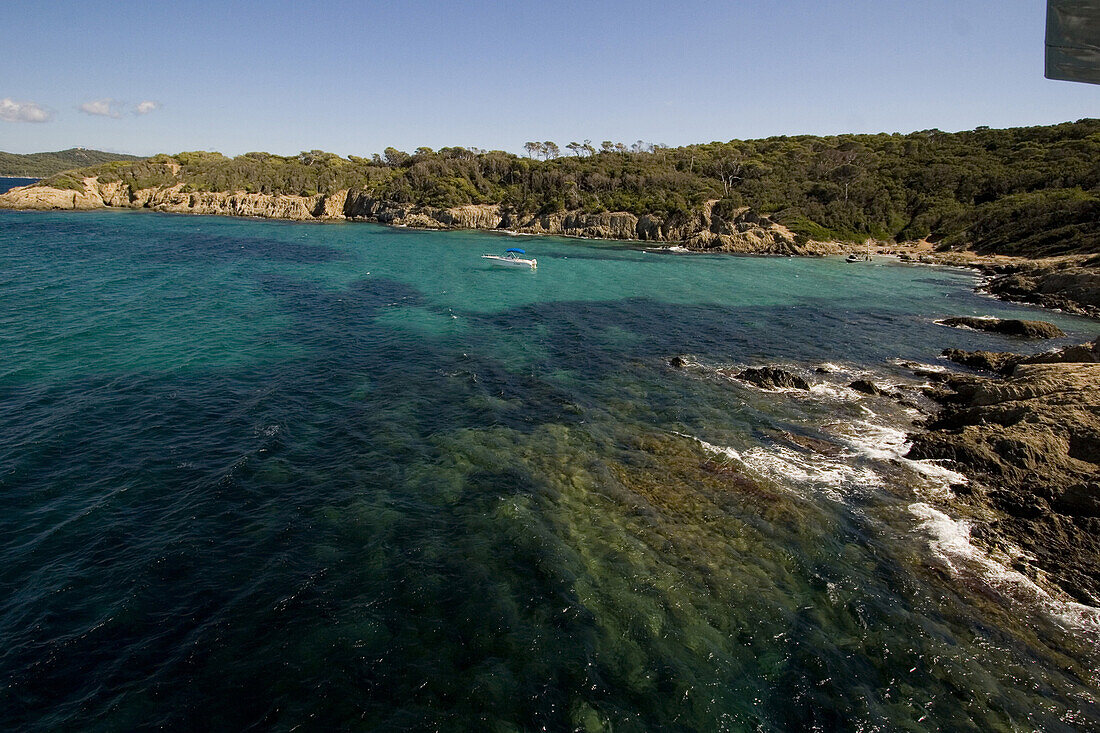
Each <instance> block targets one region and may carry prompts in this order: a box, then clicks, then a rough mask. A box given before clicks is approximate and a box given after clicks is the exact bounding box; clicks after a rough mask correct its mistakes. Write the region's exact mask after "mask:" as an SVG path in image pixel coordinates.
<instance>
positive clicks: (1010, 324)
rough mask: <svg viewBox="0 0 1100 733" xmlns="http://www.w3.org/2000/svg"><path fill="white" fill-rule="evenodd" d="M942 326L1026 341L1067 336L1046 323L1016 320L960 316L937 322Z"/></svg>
mask: <svg viewBox="0 0 1100 733" xmlns="http://www.w3.org/2000/svg"><path fill="white" fill-rule="evenodd" d="M936 323H939V324H940V325H941V326H951V327H952V328H972V329H974V330H975V331H989V332H990V333H999V334H1002V335H1005V336H1019V337H1020V338H1026V339H1049V338H1057V337H1059V336H1065V334H1064V333H1062V329H1060V328H1058V327H1057V326H1055V325H1054V324H1053V323H1047V322H1046V321H1021V320H1017V319H1014V318H1008V319H1001V318H974V317H971V316H960V317H958V318H944V319H943V320H940V321H936Z"/></svg>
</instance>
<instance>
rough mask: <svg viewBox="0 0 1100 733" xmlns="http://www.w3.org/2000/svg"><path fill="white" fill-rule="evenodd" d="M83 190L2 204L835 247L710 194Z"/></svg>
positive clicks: (704, 243)
mask: <svg viewBox="0 0 1100 733" xmlns="http://www.w3.org/2000/svg"><path fill="white" fill-rule="evenodd" d="M83 184H84V190H83V191H71V190H65V189H56V188H47V187H41V186H25V187H22V188H14V189H12V190H10V191H8V192H7V193H5V194H2V195H0V208H7V209H34V210H52V209H64V210H87V209H98V208H105V207H114V208H129V209H150V210H153V211H163V212H170V213H177V214H207V215H219V216H248V217H260V218H265V219H290V220H295V221H338V220H352V221H372V222H379V223H382V224H391V225H395V226H409V227H420V228H426V229H485V230H494V229H498V230H506V231H512V232H519V233H526V234H554V235H559V236H567V237H591V238H598V239H626V240H640V241H646V242H667V243H676V244H682V245H683V246H684V247H687V248H688V249H694V250H709V251H718V252H738V253H745V254H778V255H827V254H839V253H841V252H842V251H843V247H842V246H841V245H840V244H838V243H836V242H816V241H806V240H803V239H802V238H800V237H796V236H795V234H794V233H793V232H791V231H790V230H789V229H787V228H786V227H784V226H782V225H780V224H778V223H776V222H773V221H771V220H770V219H768V218H767V217H765V216H762V215H760V214H758V213H757V212H755V211H753V210H752V209H750V208H748V207H744V208H741V209H738V210H736V211H735V212H733V213H732V215H731V216H729V217H721V216H718V215H716V214H715V213H714V204H715V202H714V201H708V202H707V203H706V204H705V205H704V206H703V208H702V210H701V211H699V212H696V213H694V214H692V215H686V216H670V217H659V216H653V215H643V216H636V215H634V214H631V213H629V212H624V211H615V212H603V213H597V214H590V213H585V212H581V211H566V212H559V213H554V214H543V215H518V214H515V213H513V212H511V211H509V210H508V209H506V208H504V207H501V206H499V205H496V204H478V205H469V206H457V207H452V208H446V209H441V208H433V207H428V206H412V205H406V204H399V203H395V202H392V201H384V200H380V199H375V198H373V197H371V196H370V195H369V194H368V193H366V192H364V191H356V190H350V191H348V190H344V191H338V192H336V193H333V194H318V195H316V196H286V195H280V194H275V195H270V194H259V193H246V192H243V191H238V192H233V193H218V192H211V191H188V190H186V188H185V186H184V184H182V183H181V184H177V185H175V186H172V187H169V188H146V189H140V190H137V191H134V190H131V189H130V187H129V186H128V185H126V184H123V183H120V182H111V183H100V182H99V181H98V180H97V179H95V178H85V179H84V181H83Z"/></svg>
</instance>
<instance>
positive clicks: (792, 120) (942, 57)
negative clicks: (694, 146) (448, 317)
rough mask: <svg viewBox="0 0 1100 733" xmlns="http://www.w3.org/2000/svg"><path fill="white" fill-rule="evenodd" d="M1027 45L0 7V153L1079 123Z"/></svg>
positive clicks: (1079, 105) (325, 15) (623, 25)
mask: <svg viewBox="0 0 1100 733" xmlns="http://www.w3.org/2000/svg"><path fill="white" fill-rule="evenodd" d="M1044 28H1045V2H1043V1H1042V0H1026V1H1025V0H996V1H990V0H966V1H965V2H959V1H958V0H954V1H953V2H944V1H941V0H921V1H917V0H912V1H901V0H875V1H874V2H867V1H863V0H853V1H850V2H821V1H818V2H812V1H803V0H786V1H784V0H773V1H771V2H768V1H766V0H746V1H744V2H736V1H735V0H722V1H718V2H712V3H701V2H691V1H690V0H687V1H684V2H678V3H673V2H661V3H655V2H622V1H620V0H612V1H607V2H599V1H593V2H545V3H538V2H522V1H519V0H512V1H511V2H505V1H503V0H497V1H486V2H477V3H463V2H448V3H445V2H418V1H416V0H406V1H405V2H384V3H376V2H370V1H368V0H362V1H360V2H340V1H338V0H328V1H327V2H319V3H311V2H305V1H304V0H298V1H296V2H292V1H284V0H268V2H247V3H245V2H231V1H229V0H223V2H206V1H205V0H190V1H189V2H186V3H156V2H148V0H146V1H145V2H140V3H137V2H124V1H120V2H96V1H95V0H83V1H82V2H61V1H55V2H46V1H44V0H34V1H24V0H5V1H4V2H3V3H2V4H0V48H3V49H4V51H5V53H4V56H5V60H4V64H3V66H4V69H3V73H0V150H5V151H9V152H20V153H27V152H36V151H44V150H58V149H62V148H68V147H71V146H75V145H80V146H84V147H91V148H100V149H106V150H113V151H120V152H132V153H137V154H143V155H144V154H152V153H156V152H178V151H181V150H199V149H205V150H220V151H222V152H225V153H227V154H239V153H243V152H247V151H251V150H267V151H270V152H274V153H281V154H293V153H297V152H298V151H300V150H308V149H313V148H320V149H324V150H330V151H332V152H336V153H340V154H341V155H347V154H355V155H368V154H370V153H372V152H377V151H381V150H382V149H383V148H385V147H386V146H388V145H393V146H395V147H398V148H401V149H405V150H412V149H414V148H416V147H418V146H421V145H426V146H429V147H433V148H438V147H441V146H445V145H467V146H476V147H481V148H493V149H504V150H511V151H514V152H521V151H522V147H523V143H524V142H525V141H527V140H554V141H556V142H558V143H559V145H562V146H564V144H565V143H567V142H569V141H571V140H584V139H586V138H587V139H591V140H593V141H595V142H596V144H597V145H598V144H599V142H600V141H602V140H614V141H623V142H627V143H630V142H634V141H635V140H645V141H647V142H658V143H665V144H668V145H682V144H687V143H692V142H708V141H712V140H730V139H733V138H753V137H767V136H769V135H783V134H799V133H814V134H830V133H839V132H882V131H885V132H910V131H913V130H921V129H926V128H931V127H937V128H940V129H942V130H962V129H970V128H973V127H975V126H977V125H989V126H991V127H1005V126H1015V125H1031V124H1047V123H1053V122H1062V121H1066V120H1075V119H1079V118H1081V117H1097V116H1100V86H1092V85H1087V84H1074V83H1071V82H1058V81H1050V80H1047V79H1044V78H1043V33H1044ZM138 105H144V106H143V107H142V108H141V111H142V112H144V113H143V114H139V113H138V112H139V109H138ZM36 119H37V120H43V119H44V120H46V121H33V120H36Z"/></svg>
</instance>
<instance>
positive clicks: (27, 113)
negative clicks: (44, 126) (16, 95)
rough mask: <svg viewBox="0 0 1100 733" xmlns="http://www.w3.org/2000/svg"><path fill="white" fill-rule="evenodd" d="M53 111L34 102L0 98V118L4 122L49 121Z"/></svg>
mask: <svg viewBox="0 0 1100 733" xmlns="http://www.w3.org/2000/svg"><path fill="white" fill-rule="evenodd" d="M52 119H53V112H51V111H49V110H47V109H45V108H44V107H42V106H41V105H38V104H35V103H34V102H16V101H15V100H14V99H11V98H10V97H4V98H3V99H0V120H4V121H5V122H49V121H50V120H52Z"/></svg>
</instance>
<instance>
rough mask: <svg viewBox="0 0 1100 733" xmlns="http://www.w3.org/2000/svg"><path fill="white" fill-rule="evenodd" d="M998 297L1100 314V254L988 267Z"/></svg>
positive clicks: (988, 286)
mask: <svg viewBox="0 0 1100 733" xmlns="http://www.w3.org/2000/svg"><path fill="white" fill-rule="evenodd" d="M987 269H988V270H989V271H990V274H992V275H993V276H994V277H993V278H992V279H991V280H990V281H989V282H988V283H987V284H986V285H985V286H984V288H983V289H985V290H987V291H988V292H990V293H991V294H993V295H996V296H997V297H998V298H1003V299H1004V300H1011V301H1014V302H1019V303H1034V304H1035V305H1041V306H1044V307H1046V308H1058V309H1061V310H1064V311H1067V312H1069V313H1078V314H1080V315H1086V316H1092V317H1093V318H1100V256H1093V257H1088V258H1064V259H1061V260H1055V261H1050V262H1017V263H1012V264H1010V265H1002V266H998V267H991V268H987Z"/></svg>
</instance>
